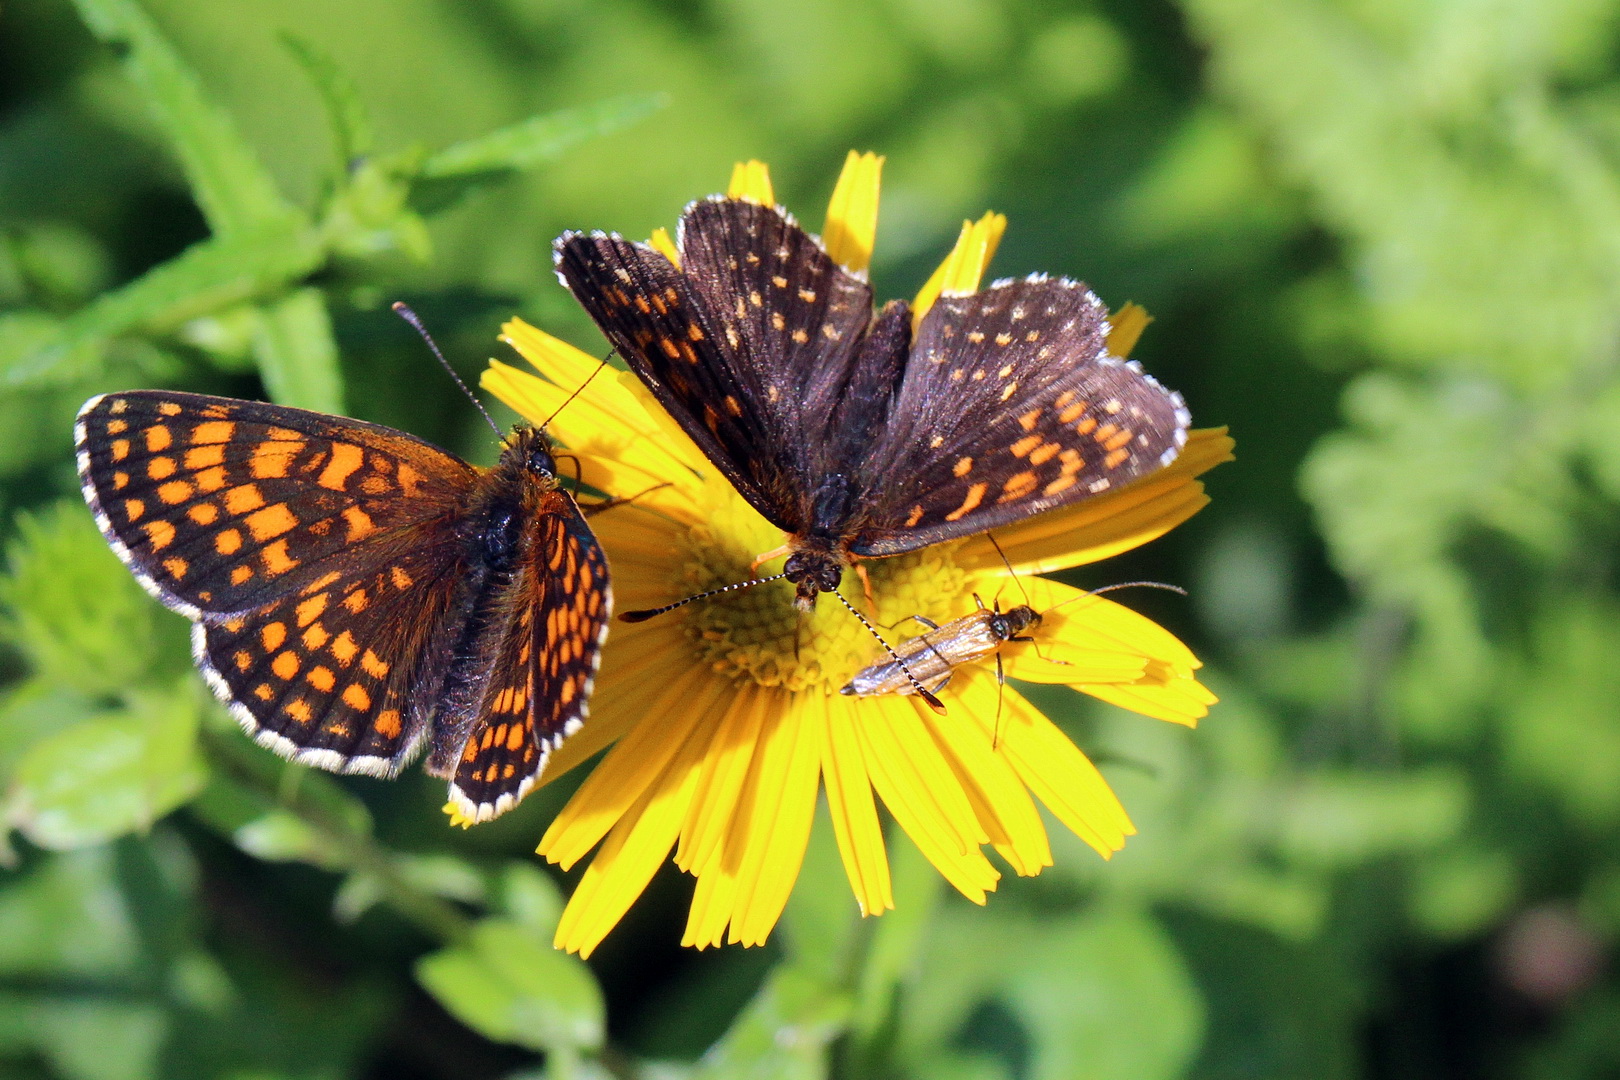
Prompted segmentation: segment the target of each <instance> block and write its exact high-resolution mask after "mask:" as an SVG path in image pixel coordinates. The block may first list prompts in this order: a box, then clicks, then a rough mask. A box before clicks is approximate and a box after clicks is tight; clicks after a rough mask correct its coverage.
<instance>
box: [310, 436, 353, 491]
mask: <svg viewBox="0 0 1620 1080" xmlns="http://www.w3.org/2000/svg"><path fill="white" fill-rule="evenodd" d="M365 460H366V455H365V452H364V451H362V450H361V449H360V448H359V447H358V446H355V445H353V444H351V443H333V444H332V456H331V458H330V459H329V460H328V461H327V463H326V468H324V469H322V470H321V475H320V476H319V477H317V478H316V480H315V482H316V483H317V484H319V485H321V487H324V488H331V489H332V490H333V491H342V490H343V489H344V485H345V484H347V483H348V480H349V477H350V475H352V474H353V473H354V471H355V470H356V469H358V468H359V467H360V466H361V465H362V464H364V463H365Z"/></svg>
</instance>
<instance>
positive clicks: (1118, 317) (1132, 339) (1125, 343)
mask: <svg viewBox="0 0 1620 1080" xmlns="http://www.w3.org/2000/svg"><path fill="white" fill-rule="evenodd" d="M1152 321H1153V316H1151V315H1149V314H1148V313H1147V308H1145V307H1143V306H1142V305H1140V304H1126V305H1125V306H1124V307H1122V308H1120V309H1119V310H1118V311H1116V312H1114V313H1113V314H1112V315H1110V316H1108V326H1109V330H1108V351H1109V352H1111V353H1113V354H1114V355H1115V356H1117V357H1119V358H1120V359H1124V358H1125V357H1127V356H1130V355H1131V350H1132V349H1134V348H1136V342H1137V339H1138V338H1140V337H1141V336H1142V331H1143V330H1146V329H1147V324H1148V323H1150V322H1152Z"/></svg>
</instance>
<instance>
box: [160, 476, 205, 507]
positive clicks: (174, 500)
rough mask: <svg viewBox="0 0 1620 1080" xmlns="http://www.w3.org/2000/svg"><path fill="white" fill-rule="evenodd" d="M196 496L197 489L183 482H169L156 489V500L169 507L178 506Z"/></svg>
mask: <svg viewBox="0 0 1620 1080" xmlns="http://www.w3.org/2000/svg"><path fill="white" fill-rule="evenodd" d="M196 494H197V489H196V488H194V487H192V486H191V485H190V484H188V483H186V482H185V481H184V480H170V481H169V482H168V483H167V484H163V485H161V486H160V487H159V488H158V498H160V499H162V500H163V501H164V503H166V504H167V505H169V506H178V505H180V504H181V503H183V502H185V501H186V500H187V499H189V498H191V497H192V496H194V495H196Z"/></svg>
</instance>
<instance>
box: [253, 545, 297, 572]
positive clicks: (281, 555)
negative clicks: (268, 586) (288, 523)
mask: <svg viewBox="0 0 1620 1080" xmlns="http://www.w3.org/2000/svg"><path fill="white" fill-rule="evenodd" d="M259 558H260V560H261V561H263V563H264V568H265V569H266V570H267V571H269V572H270V575H271V576H272V577H274V576H275V575H277V574H285V573H286V572H287V571H289V570H291V569H292V568H293V567H295V566H297V565H298V560H297V559H295V558H293V557H292V556H291V555H288V554H287V541H285V540H277V541H276V542H275V543H273V544H270V545H269V546H267V547H265V548H264V549H262V550H261V551H260V552H259Z"/></svg>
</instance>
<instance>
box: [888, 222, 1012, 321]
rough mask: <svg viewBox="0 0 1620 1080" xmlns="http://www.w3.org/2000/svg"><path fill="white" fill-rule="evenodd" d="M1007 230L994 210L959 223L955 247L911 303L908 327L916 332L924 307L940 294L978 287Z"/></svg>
mask: <svg viewBox="0 0 1620 1080" xmlns="http://www.w3.org/2000/svg"><path fill="white" fill-rule="evenodd" d="M1006 231H1007V217H1006V215H1005V214H998V213H995V212H994V211H990V212H989V213H986V214H985V215H984V216H983V217H982V218H980V219H979V220H978V221H964V222H962V232H961V233H960V234H959V235H958V236H957V238H956V246H955V247H953V248H951V253H950V254H949V255H947V256H945V261H944V262H942V263H940V264H939V267H938V269H936V270H935V271H934V273H933V274H932V276H930V277H929V279H928V281H927V282H926V283H924V285H923V287H922V288H921V289H920V290H918V292H917V297H916V299H914V300H912V302H911V329H912V331H913V332H915V331H916V329H917V325H918V324H919V323H921V322H922V318H923V316H924V315H926V314H928V309H929V308H931V307H933V306H934V301H935V300H937V299H939V297H940V296H941V295H945V296H970V295H972V294H973V293H975V292H978V290H979V281H980V279H981V278H983V277H984V271H985V269H986V268H987V267H989V265H990V260H991V259H992V258H994V257H995V254H996V247H997V246H998V245H999V244H1000V243H1001V234H1002V233H1004V232H1006Z"/></svg>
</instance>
